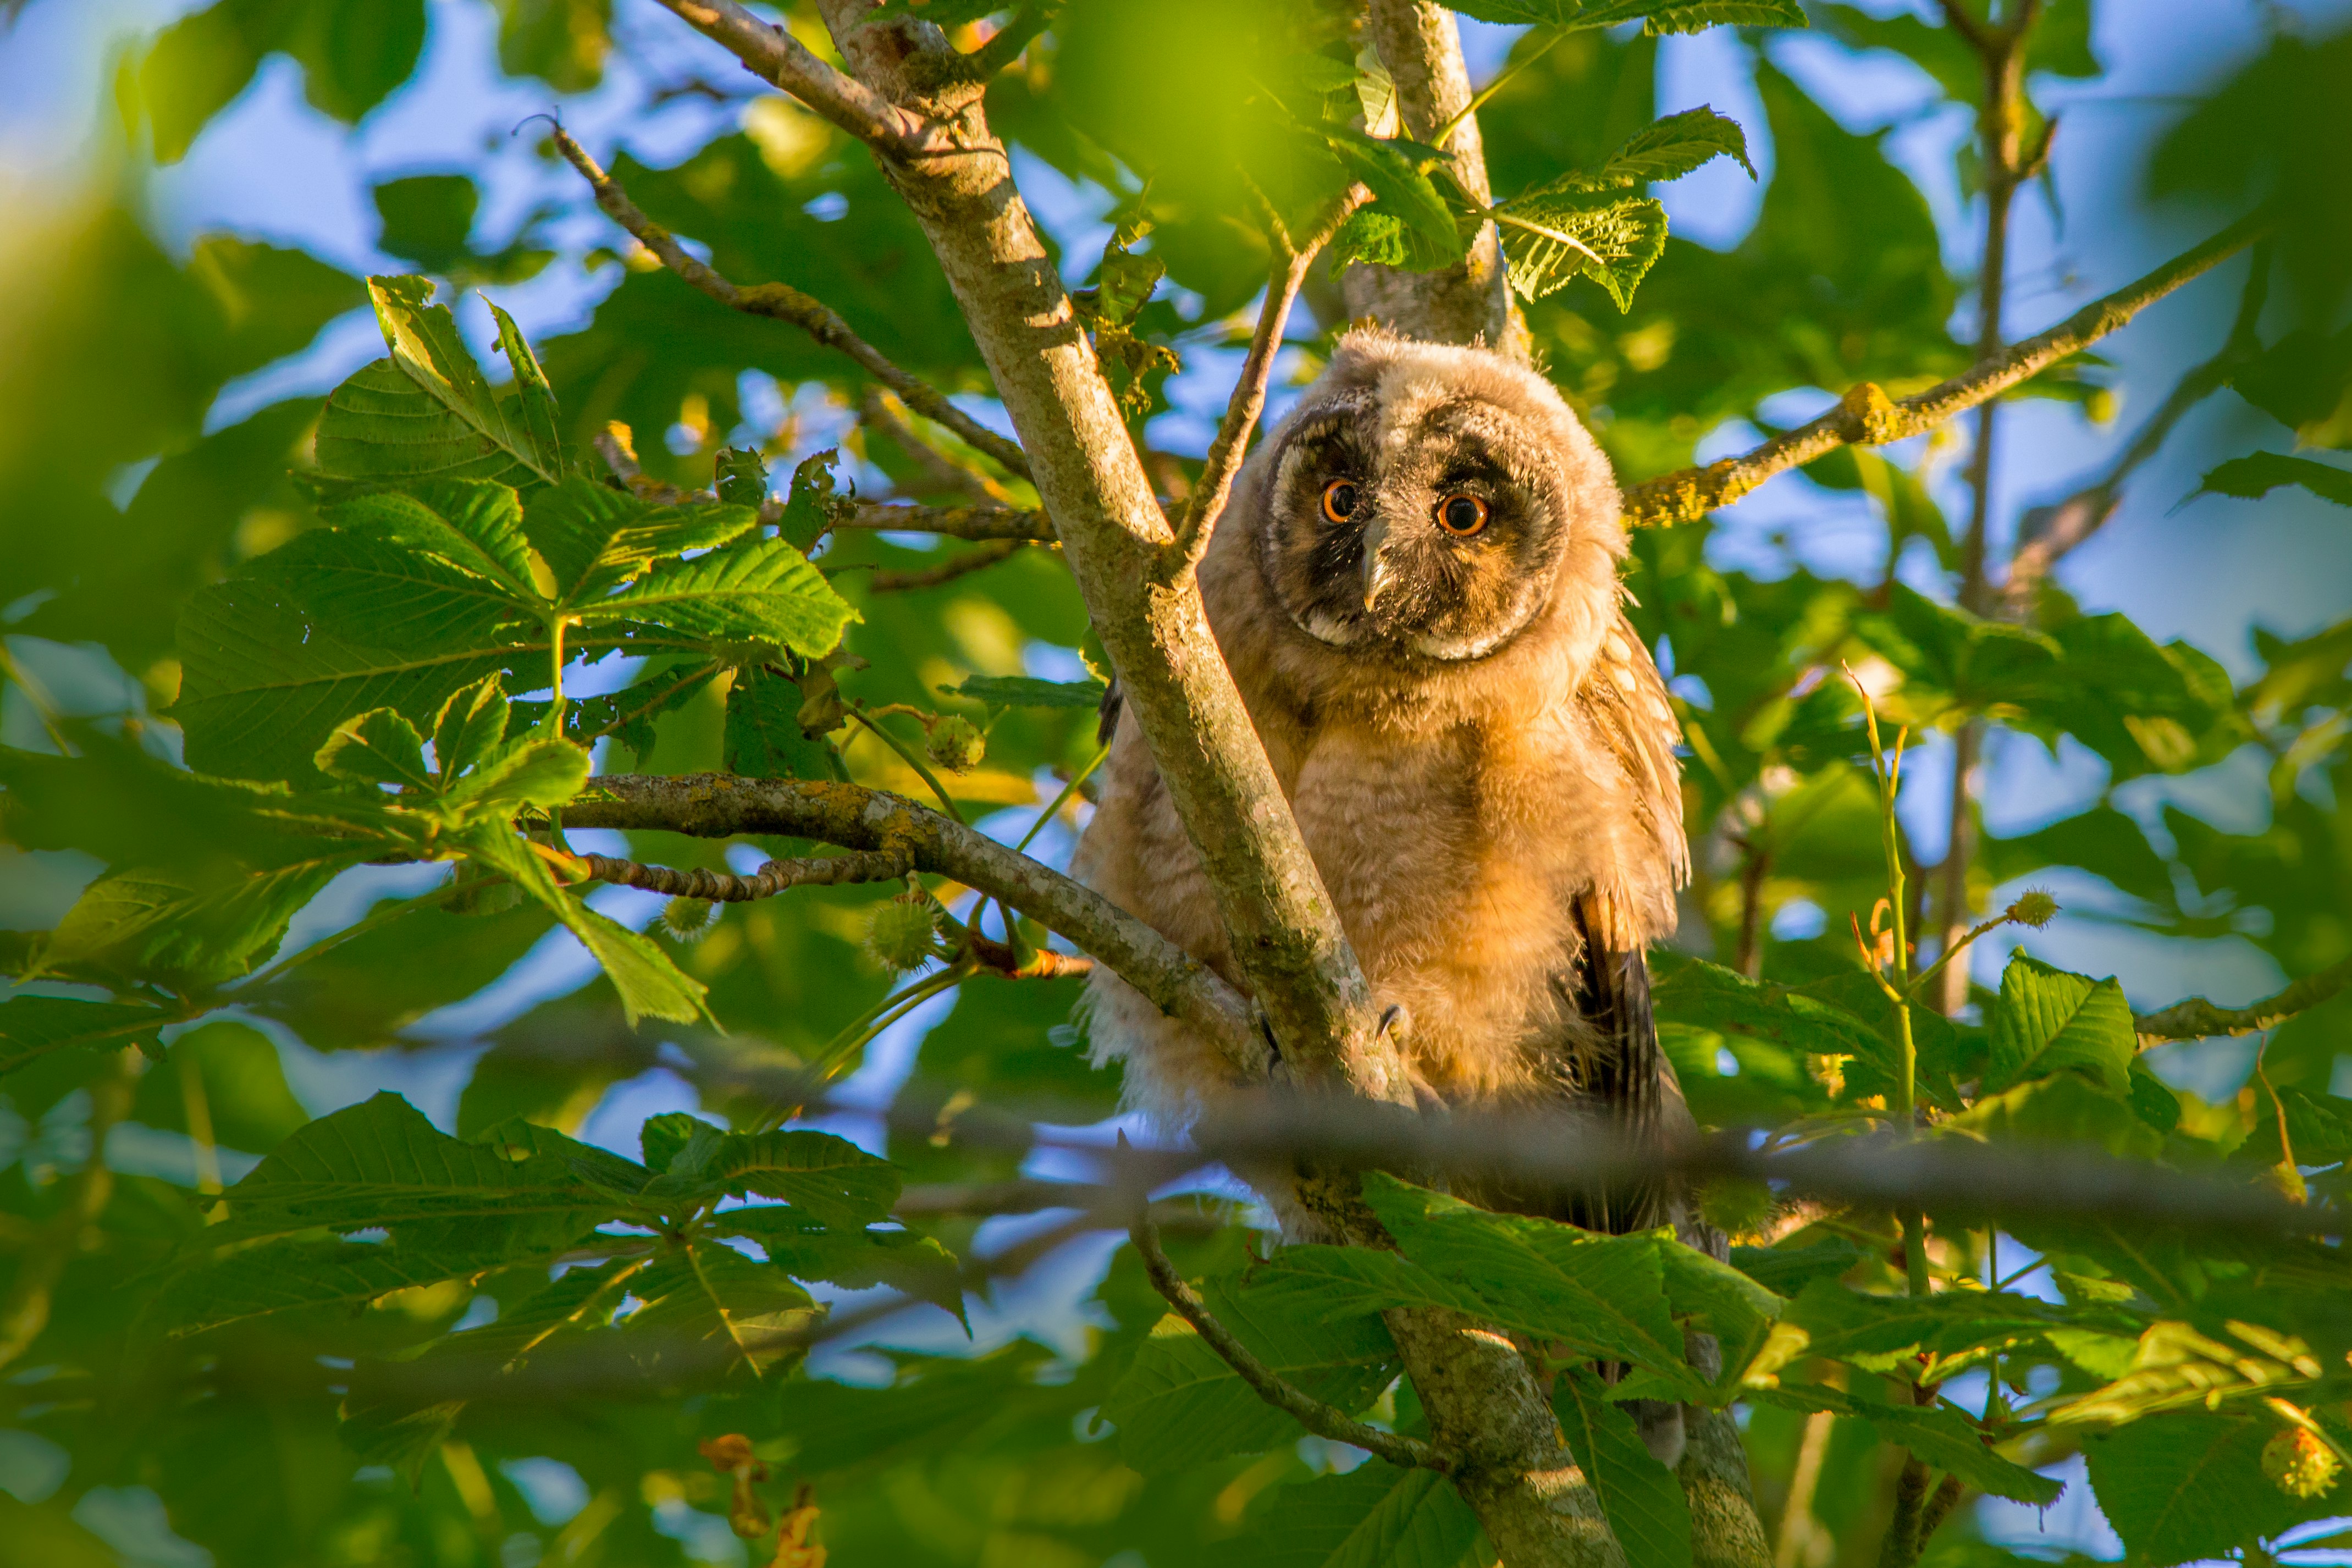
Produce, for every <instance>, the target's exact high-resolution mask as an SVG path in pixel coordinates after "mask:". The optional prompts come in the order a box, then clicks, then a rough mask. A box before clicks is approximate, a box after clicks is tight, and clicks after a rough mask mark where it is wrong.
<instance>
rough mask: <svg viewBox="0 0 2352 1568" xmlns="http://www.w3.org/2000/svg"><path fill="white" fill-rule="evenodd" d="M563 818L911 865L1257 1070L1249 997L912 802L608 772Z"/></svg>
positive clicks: (817, 787)
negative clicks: (767, 837)
mask: <svg viewBox="0 0 2352 1568" xmlns="http://www.w3.org/2000/svg"><path fill="white" fill-rule="evenodd" d="M563 821H564V826H567V827H619V828H630V829H640V830H642V829H662V830H667V831H668V832H672V833H684V834H688V835H689V836H691V837H698V838H732V837H738V836H740V835H746V834H766V833H772V834H782V835H785V836H788V837H795V838H814V839H815V840H817V841H818V842H820V843H824V844H833V845H837V846H839V847H842V848H845V849H854V850H862V851H868V852H873V853H875V854H877V855H879V856H882V857H884V858H887V859H888V860H889V861H890V862H891V864H892V865H893V866H894V867H895V868H897V869H894V870H892V871H891V872H890V873H889V874H890V875H892V876H898V875H901V874H903V872H904V870H905V869H908V868H912V869H915V870H921V871H930V872H935V873H937V874H939V875H940V876H945V877H950V878H953V879H955V880H956V881H959V882H961V883H962V884H963V885H964V886H966V887H968V888H976V889H979V890H980V891H982V892H983V893H985V894H987V895H988V896H989V897H990V898H992V899H994V900H997V901H998V902H999V903H1001V904H1003V905H1004V906H1005V907H1006V908H1007V909H1011V910H1019V911H1020V912H1021V913H1023V914H1024V915H1027V916H1028V917H1029V918H1030V919H1031V920H1034V921H1036V922H1037V923H1038V924H1040V925H1042V926H1044V927H1045V929H1046V930H1048V931H1055V932H1057V933H1059V934H1060V935H1062V936H1066V937H1067V938H1069V940H1070V941H1071V942H1075V943H1076V944H1077V946H1078V947H1079V948H1081V949H1082V950H1084V951H1085V952H1088V953H1091V954H1093V955H1094V957H1095V958H1097V960H1099V961H1100V962H1102V963H1106V964H1108V966H1109V967H1110V968H1111V969H1113V970H1114V971H1116V972H1117V973H1118V975H1119V977H1120V978H1121V979H1123V980H1125V981H1126V982H1127V983H1128V984H1130V985H1132V986H1134V987H1135V988H1136V989H1137V990H1138V991H1139V992H1141V993H1142V994H1144V995H1145V996H1146V997H1148V998H1150V1001H1151V1002H1152V1003H1153V1005H1156V1006H1158V1007H1159V1008H1160V1010H1161V1011H1163V1012H1165V1013H1167V1014H1169V1015H1171V1016H1173V1017H1177V1018H1181V1019H1182V1020H1183V1021H1184V1022H1186V1023H1188V1024H1190V1025H1192V1026H1193V1027H1194V1028H1196V1029H1199V1030H1200V1031H1201V1032H1202V1034H1204V1035H1206V1036H1207V1037H1209V1038H1211V1039H1213V1040H1214V1041H1216V1042H1217V1044H1218V1045H1219V1046H1220V1047H1223V1050H1224V1052H1225V1054H1226V1056H1227V1058H1228V1060H1229V1061H1230V1062H1231V1063H1232V1064H1233V1065H1234V1070H1235V1071H1236V1072H1237V1073H1241V1074H1245V1075H1247V1076H1252V1077H1263V1076H1264V1073H1265V1041H1264V1039H1263V1037H1261V1036H1260V1034H1259V1032H1258V1030H1257V1028H1256V1026H1255V1024H1254V1023H1253V1022H1252V1020H1251V1016H1250V1008H1249V1004H1248V1003H1247V1002H1246V1001H1244V999H1243V997H1242V995H1241V994H1240V993H1239V992H1237V991H1235V990H1234V988H1233V987H1232V986H1230V985H1228V984H1225V983H1224V982H1223V980H1221V979H1219V978H1218V977H1217V975H1216V973H1215V972H1214V971H1213V970H1211V969H1210V968H1208V967H1207V966H1206V965H1204V964H1202V963H1201V962H1200V961H1199V960H1198V959H1196V958H1194V957H1192V954H1190V953H1188V952H1184V951H1183V950H1182V949H1181V948H1180V947H1178V946H1176V945H1175V944H1174V943H1173V942H1170V941H1169V940H1168V939H1167V938H1165V937H1163V936H1161V935H1160V933H1159V932H1158V931H1154V930H1152V929H1151V928H1150V926H1148V925H1146V924H1144V923H1143V922H1142V921H1139V920H1137V919H1136V918H1135V917H1134V916H1133V915H1130V914H1129V913H1127V911H1125V910H1121V909H1119V908H1118V906H1117V905H1115V904H1113V903H1111V902H1110V901H1109V900H1107V899H1105V898H1104V897H1103V896H1102V895H1101V894H1099V893H1097V892H1095V891H1094V890H1093V889H1089V888H1086V887H1082V886H1080V885H1079V884H1078V883H1076V882H1074V881H1072V880H1071V879H1069V878H1067V877H1065V876H1063V875H1062V874H1061V873H1060V872H1058V871H1056V870H1055V869H1053V868H1051V867H1049V866H1046V865H1044V864H1042V863H1041V862H1039V861H1036V860H1033V859H1031V858H1029V857H1027V856H1026V855H1020V854H1015V853H1014V852H1013V850H1011V849H1008V848H1006V847H1004V846H1003V845H1002V844H999V843H997V842H996V840H994V839H992V838H990V837H986V836H985V835H982V834H981V833H977V832H975V831H973V830H972V829H971V828H969V827H966V826H963V825H962V824H961V823H960V822H955V821H952V820H950V818H948V817H946V816H941V815H940V813H938V812H935V811H929V810H926V809H925V808H923V807H922V806H919V805H915V804H914V803H913V802H912V801H908V800H904V799H901V798H900V797H898V796H897V795H886V794H884V793H883V792H882V791H880V790H875V789H866V788H864V787H862V786H860V785H857V784H831V783H814V782H808V781H803V780H799V779H748V778H737V777H735V776H733V775H731V774H727V773H683V774H659V775H656V774H640V773H608V774H605V775H604V776H603V777H600V778H597V779H593V780H592V781H591V782H590V784H589V793H587V794H585V795H582V796H580V797H579V798H577V799H575V800H573V801H572V803H571V804H569V805H566V806H565V807H564V808H563ZM694 896H696V897H701V896H703V895H700V894H697V895H694Z"/></svg>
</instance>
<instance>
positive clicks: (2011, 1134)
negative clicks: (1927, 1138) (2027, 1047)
mask: <svg viewBox="0 0 2352 1568" xmlns="http://www.w3.org/2000/svg"><path fill="white" fill-rule="evenodd" d="M2135 1065H2137V1064H2135ZM2145 1072H2146V1069H2145V1068H2142V1069H2141V1073H2145ZM2139 1078H2140V1074H2135V1075H2133V1079H2132V1082H2131V1088H2132V1089H2133V1091H2134V1093H2133V1101H2134V1102H2137V1100H2139V1098H2140V1097H2141V1094H2142V1093H2143V1092H2144V1091H2142V1090H2141V1089H2140V1084H2139ZM2148 1081H2149V1082H2150V1083H2154V1084H2155V1086H2156V1088H2157V1089H2158V1090H2162V1091H2163V1092H2164V1093H2165V1094H2166V1095H2167V1096H2168V1097H2169V1094H2170V1091H2169V1090H2166V1089H2164V1086H2163V1085H2162V1084H2161V1083H2157V1082H2156V1080H2155V1079H2153V1078H2150V1079H2148ZM2174 1108H2175V1117H2176V1120H2177V1119H2178V1114H2179V1102H2178V1101H2177V1100H2176V1101H2174ZM1937 1131H1939V1132H1946V1133H1952V1134H1960V1135H1966V1136H1969V1137H1975V1138H1981V1139H1984V1140H1986V1141H1987V1142H1995V1143H2001V1142H2008V1143H2028V1144H2032V1143H2043V1144H2074V1145H2085V1144H2087V1145H2091V1146H2094V1147H2096V1148H2102V1149H2105V1150H2106V1151H2107V1152H2109V1153H2111V1154H2125V1155H2137V1156H2138V1157H2140V1158H2142V1159H2153V1158H2154V1157H2155V1156H2156V1155H2157V1154H2158V1153H2160V1152H2162V1151H2163V1148H2164V1135H2163V1133H2162V1132H2161V1131H2158V1129H2156V1128H2155V1127H2152V1126H2150V1125H2149V1124H2148V1122H2147V1121H2146V1120H2144V1119H2143V1118H2142V1117H2141V1116H2140V1114H2139V1112H2138V1111H2137V1109H2136V1103H2127V1102H2126V1101H2125V1100H2120V1099H2117V1098H2116V1096H2114V1095H2112V1094H2108V1093H2106V1092H2105V1091H2103V1090H2101V1089H2095V1088H2093V1087H2092V1086H2091V1085H2090V1084H2088V1083H2085V1082H2084V1080H2083V1079H2081V1078H2079V1077H2077V1076H2076V1075H2075V1074H2074V1073H2071V1072H2058V1073H2054V1074H2053V1076H2051V1077H2049V1078H2040V1079H2027V1080H2026V1081H2025V1082H2023V1083H2020V1084H2016V1085H2013V1086H2011V1088H2009V1089H2005V1090H2002V1091H2001V1092H2000V1093H1997V1094H1986V1095H1982V1096H1980V1097H1979V1099H1978V1100H1977V1102H1976V1103H1975V1104H1974V1105H1971V1106H1969V1108H1968V1110H1964V1111H1962V1112H1960V1113H1959V1114H1958V1115H1957V1116H1955V1117H1953V1118H1952V1119H1951V1120H1949V1121H1946V1122H1944V1123H1943V1124H1942V1125H1941V1126H1940V1127H1939V1128H1937Z"/></svg>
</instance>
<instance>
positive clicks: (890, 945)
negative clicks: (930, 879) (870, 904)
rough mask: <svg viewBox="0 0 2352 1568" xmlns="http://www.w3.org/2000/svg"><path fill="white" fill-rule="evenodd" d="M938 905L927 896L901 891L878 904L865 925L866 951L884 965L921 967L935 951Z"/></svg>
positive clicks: (894, 967)
mask: <svg viewBox="0 0 2352 1568" xmlns="http://www.w3.org/2000/svg"><path fill="white" fill-rule="evenodd" d="M939 935H940V925H939V913H938V908H937V906H936V905H934V904H933V903H932V902H931V900H929V899H928V898H924V897H921V896H920V895H908V894H905V893H901V894H900V895H899V896H898V897H897V898H895V899H892V900H890V901H889V902H887V903H885V904H877V905H876V906H875V910H874V914H873V916H872V918H871V919H870V920H869V921H867V922H866V952H870V953H872V954H873V955H874V960H875V962H876V963H880V964H882V965H883V966H884V967H885V968H887V969H893V970H898V971H900V972H902V973H903V972H904V971H906V970H909V969H919V968H921V967H922V966H923V964H924V963H927V962H928V961H929V960H930V959H931V958H933V957H935V956H936V954H935V953H934V952H933V946H934V944H935V943H936V942H938V941H939Z"/></svg>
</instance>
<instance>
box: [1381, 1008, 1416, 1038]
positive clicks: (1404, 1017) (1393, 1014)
mask: <svg viewBox="0 0 2352 1568" xmlns="http://www.w3.org/2000/svg"><path fill="white" fill-rule="evenodd" d="M1411 1027H1412V1014H1411V1013H1409V1012H1407V1011H1405V1005H1404V1004H1403V1003H1402V1002H1391V1003H1390V1004H1389V1005H1387V1006H1386V1007H1384V1008H1382V1009H1381V1028H1380V1035H1381V1038H1382V1039H1387V1038H1388V1037H1389V1036H1390V1035H1391V1034H1398V1035H1402V1034H1403V1033H1404V1031H1405V1030H1407V1029H1409V1028H1411Z"/></svg>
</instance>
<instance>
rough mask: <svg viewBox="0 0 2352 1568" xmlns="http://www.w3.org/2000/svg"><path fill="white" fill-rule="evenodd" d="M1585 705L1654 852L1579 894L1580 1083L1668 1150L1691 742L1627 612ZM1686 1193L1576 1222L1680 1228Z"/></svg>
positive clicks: (1679, 1100)
mask: <svg viewBox="0 0 2352 1568" xmlns="http://www.w3.org/2000/svg"><path fill="white" fill-rule="evenodd" d="M1577 701H1578V702H1579V703H1580V705H1581V706H1582V708H1583V710H1584V714H1585V717H1586V718H1587V720H1588V721H1590V723H1591V730H1592V732H1593V733H1594V734H1595V735H1596V736H1598V737H1599V739H1600V740H1601V742H1602V744H1603V745H1604V746H1605V747H1606V748H1607V750H1608V751H1609V752H1610V753H1611V755H1612V756H1613V757H1615V759H1616V761H1617V763H1618V765H1619V766H1620V767H1622V769H1623V770H1624V773H1625V777H1626V780H1627V782H1628V783H1629V784H1631V785H1632V786H1633V790H1632V794H1633V809H1634V812H1635V815H1636V816H1637V818H1638V820H1639V826H1640V827H1641V829H1642V833H1643V838H1644V839H1645V840H1646V847H1648V848H1649V849H1650V851H1651V853H1650V854H1649V855H1647V856H1640V857H1638V860H1639V861H1640V862H1643V863H1637V864H1633V865H1629V866H1627V867H1625V868H1623V869H1624V875H1623V876H1622V877H1619V878H1615V879H1611V880H1610V881H1609V882H1607V883H1605V884H1604V885H1602V886H1600V887H1596V888H1593V889H1590V890H1588V891H1586V892H1584V893H1582V894H1580V895H1579V896H1578V898H1577V900H1576V905H1575V908H1574V909H1573V910H1571V911H1570V912H1571V917H1572V919H1573V921H1574V923H1575V926H1576V929H1577V934H1578V935H1579V937H1580V938H1581V941H1580V944H1579V952H1578V956H1577V962H1576V965H1575V969H1574V972H1573V973H1570V974H1569V975H1567V976H1564V977H1563V979H1564V980H1565V982H1566V986H1565V988H1566V989H1567V991H1568V992H1569V994H1570V1000H1571V1002H1572V1003H1573V1004H1574V1005H1575V1009H1576V1012H1577V1015H1578V1016H1579V1017H1580V1018H1581V1019H1582V1020H1583V1022H1584V1025H1585V1033H1584V1035H1583V1037H1582V1038H1581V1039H1580V1040H1579V1041H1577V1042H1576V1047H1577V1048H1576V1050H1575V1052H1574V1055H1575V1056H1576V1058H1578V1061H1579V1066H1580V1069H1581V1070H1580V1072H1579V1074H1578V1077H1579V1079H1580V1089H1582V1091H1583V1098H1584V1100H1585V1102H1586V1103H1587V1104H1589V1105H1590V1106H1591V1107H1592V1108H1593V1109H1594V1110H1597V1111H1598V1112H1599V1113H1600V1114H1601V1116H1602V1117H1603V1118H1604V1119H1605V1120H1606V1121H1608V1123H1609V1125H1610V1126H1611V1127H1612V1129H1613V1130H1614V1131H1616V1132H1617V1133H1618V1135H1619V1136H1621V1137H1622V1138H1624V1139H1626V1140H1627V1141H1628V1142H1632V1143H1633V1144H1634V1145H1635V1146H1637V1147H1656V1146H1659V1145H1661V1144H1664V1143H1668V1142H1675V1141H1678V1140H1679V1139H1680V1138H1681V1137H1683V1136H1684V1135H1685V1134H1686V1133H1687V1132H1688V1131H1690V1130H1691V1128H1692V1126H1693V1123H1692V1121H1691V1115H1690V1110H1689V1109H1688V1108H1687V1107H1686V1106H1685V1104H1684V1103H1683V1093H1682V1086H1681V1084H1680V1083H1679V1082H1677V1081H1676V1079H1675V1069H1674V1064H1673V1063H1671V1062H1669V1061H1668V1060H1667V1059H1666V1056H1665V1053H1664V1051H1663V1050H1661V1049H1659V1047H1658V1027H1657V1022H1656V1020H1655V1019H1654V1017H1653V1016H1652V1015H1651V1010H1650V964H1649V960H1648V958H1647V956H1646V954H1645V948H1646V946H1647V939H1648V938H1649V937H1650V936H1651V935H1653V934H1655V927H1656V925H1657V923H1658V922H1659V921H1660V919H1661V916H1662V908H1663V907H1670V906H1671V900H1673V897H1674V891H1675V889H1676V888H1678V887H1679V886H1681V884H1682V882H1683V881H1684V879H1685V878H1686V877H1687V876H1688V874H1689V850H1688V848H1687V847H1686V845H1685V841H1684V838H1683V806H1682V784H1681V770H1680V767H1679V765H1678V764H1677V763H1676V762H1675V743H1676V742H1678V741H1680V740H1681V738H1682V736H1681V731H1680V729H1679V727H1678V726H1677V725H1676V724H1675V716H1674V708H1673V706H1672V704H1671V703H1669V702H1668V701H1667V700H1666V688H1665V682H1664V680H1663V679H1661V678H1660V677H1659V675H1658V668H1657V666H1656V665H1655V664H1654V662H1652V660H1651V658H1650V655H1649V651H1648V650H1647V649H1646V648H1645V647H1643V644H1642V639H1641V637H1640V636H1639V635H1638V634H1636V633H1635V632H1634V630H1633V626H1631V625H1630V624H1629V623H1628V622H1627V621H1626V620H1625V618H1624V616H1622V614H1621V615H1620V616H1618V618H1617V622H1616V625H1615V626H1612V628H1611V630H1610V633H1609V636H1608V637H1607V638H1606V639H1605V640H1604V641H1603V643H1602V646H1601V657H1600V658H1598V659H1597V660H1595V661H1594V665H1593V668H1592V673H1591V676H1590V677H1589V678H1588V679H1586V681H1585V684H1584V688H1583V689H1582V690H1580V691H1579V692H1578V693H1577ZM1572 1208H1573V1210H1574V1212H1573V1213H1571V1214H1570V1216H1569V1217H1570V1219H1571V1220H1573V1221H1574V1223H1576V1224H1579V1225H1581V1226H1585V1227H1586V1228H1588V1229H1591V1230H1601V1231H1607V1232H1611V1233H1615V1234H1622V1233H1623V1232H1625V1231H1630V1230H1644V1229H1648V1228H1649V1227H1651V1226H1659V1225H1665V1224H1669V1223H1671V1222H1672V1221H1673V1219H1674V1210H1675V1192H1674V1190H1673V1188H1672V1186H1671V1184H1668V1183H1666V1182H1664V1181H1661V1180H1648V1179H1644V1180H1638V1181H1635V1182H1632V1183H1628V1184H1622V1185H1621V1186H1619V1187H1617V1188H1615V1189H1612V1190H1610V1191H1606V1192H1601V1193H1595V1194H1587V1195H1585V1196H1583V1197H1581V1198H1580V1199H1578V1200H1577V1201H1576V1202H1575V1204H1574V1205H1572Z"/></svg>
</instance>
